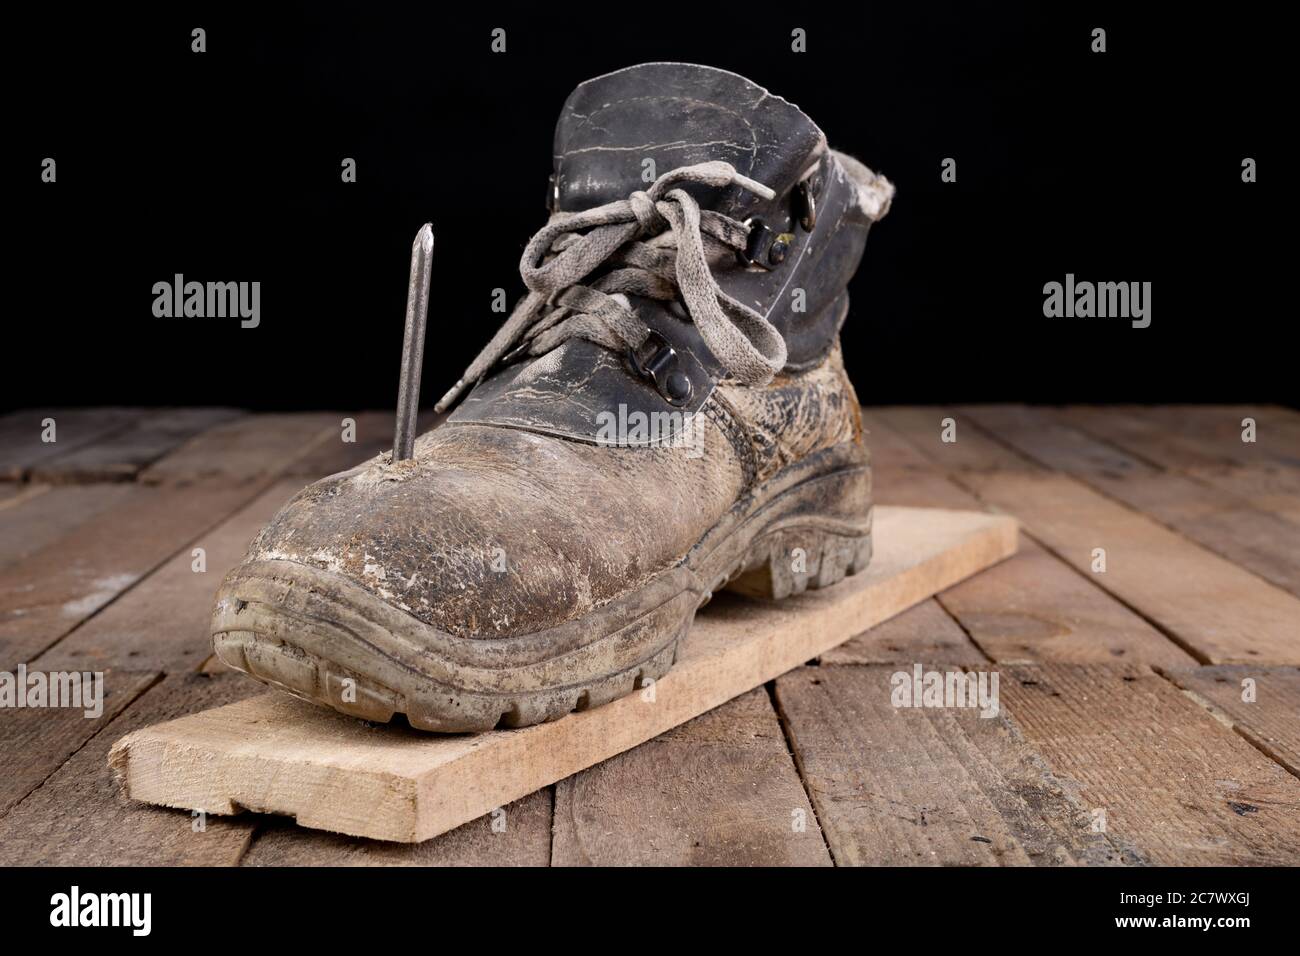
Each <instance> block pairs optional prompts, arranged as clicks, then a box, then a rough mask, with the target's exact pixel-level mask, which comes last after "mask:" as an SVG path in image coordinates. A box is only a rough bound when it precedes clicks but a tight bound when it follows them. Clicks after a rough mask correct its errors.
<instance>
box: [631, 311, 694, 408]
mask: <svg viewBox="0 0 1300 956" xmlns="http://www.w3.org/2000/svg"><path fill="white" fill-rule="evenodd" d="M628 358H629V360H630V361H631V363H632V367H633V368H634V369H636V371H637V374H638V375H640V376H641V377H642V378H644V379H647V380H648V381H649V382H650V383H651V384H652V385H654V387H655V391H657V392H658V393H659V394H660V395H661V396H663V398H664V400H665V401H667V402H668V404H670V405H685V404H686V403H687V402H689V401H690V400H691V394H692V393H693V392H694V391H695V386H693V385H692V384H691V379H690V376H688V375H687V374H686V373H685V372H683V371H682V370H681V368H680V366H679V362H678V361H677V350H676V349H674V348H673V347H672V345H671V344H669V342H668V340H667V339H665V338H664V337H663V336H662V335H661V334H660V333H658V332H656V331H655V330H654V329H651V330H650V333H649V334H648V335H647V336H646V337H645V341H644V342H642V343H641V347H640V348H638V349H628Z"/></svg>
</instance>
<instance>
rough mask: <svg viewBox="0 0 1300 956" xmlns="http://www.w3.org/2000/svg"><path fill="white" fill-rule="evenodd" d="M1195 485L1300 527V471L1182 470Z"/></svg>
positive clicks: (1215, 467)
mask: <svg viewBox="0 0 1300 956" xmlns="http://www.w3.org/2000/svg"><path fill="white" fill-rule="evenodd" d="M1183 473H1184V474H1186V475H1187V476H1188V477H1189V478H1191V479H1192V480H1193V481H1198V482H1200V483H1201V484H1203V485H1209V486H1210V487H1211V488H1215V489H1218V490H1220V491H1223V492H1225V493H1226V494H1229V495H1233V496H1234V497H1237V498H1245V499H1247V500H1249V501H1251V502H1252V503H1253V504H1254V505H1255V507H1256V508H1259V509H1260V510H1261V511H1268V512H1271V513H1273V514H1276V515H1281V516H1282V517H1283V518H1285V519H1287V520H1288V521H1290V522H1291V523H1293V524H1300V468H1288V467H1286V466H1282V465H1213V466H1194V467H1191V468H1185V469H1183Z"/></svg>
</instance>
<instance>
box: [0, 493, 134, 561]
mask: <svg viewBox="0 0 1300 956" xmlns="http://www.w3.org/2000/svg"><path fill="white" fill-rule="evenodd" d="M15 487H24V488H26V489H28V494H26V495H25V496H23V498H22V499H21V500H18V501H14V502H13V503H11V504H10V505H9V506H8V507H5V508H0V568H5V567H8V566H10V565H13V564H17V563H18V562H19V561H22V560H24V559H25V558H28V557H30V556H31V555H33V554H36V553H37V552H39V551H40V550H41V549H42V548H46V547H48V546H49V545H51V544H53V543H54V542H55V541H58V540H59V539H60V538H62V537H63V536H64V535H66V534H67V533H68V532H70V531H72V530H73V529H74V528H76V527H77V526H78V525H81V524H84V523H85V522H86V521H89V520H90V519H91V518H94V517H95V516H96V515H99V514H102V513H103V512H105V511H107V510H109V509H110V508H114V507H117V506H118V505H120V504H122V503H123V502H124V501H126V499H128V498H130V497H132V496H133V495H137V494H138V490H137V489H134V488H131V487H130V486H128V485H87V486H72V487H67V488H54V487H52V486H50V485H26V486H15Z"/></svg>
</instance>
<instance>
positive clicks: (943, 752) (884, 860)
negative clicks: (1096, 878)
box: [776, 666, 1140, 866]
mask: <svg viewBox="0 0 1300 956" xmlns="http://www.w3.org/2000/svg"><path fill="white" fill-rule="evenodd" d="M927 669H928V668H927ZM910 671H911V668H908V669H906V670H905V671H903V673H904V674H908V673H910ZM898 672H899V671H898V669H897V668H896V667H894V666H868V667H805V668H801V669H799V670H797V671H793V672H791V673H789V674H786V675H785V676H784V677H781V678H779V679H778V680H777V682H776V696H777V704H778V706H779V707H780V710H781V715H782V719H783V720H784V721H785V723H786V726H787V728H788V729H789V734H790V740H791V743H792V745H793V747H794V752H795V757H796V759H797V760H798V762H799V769H800V771H801V772H802V774H803V777H804V780H805V781H806V783H807V785H808V789H809V792H810V793H811V794H812V797H813V802H814V804H815V806H816V808H817V817H818V819H819V820H820V821H821V825H822V829H823V831H824V832H825V834H826V839H827V842H828V843H829V844H830V848H831V852H832V853H833V854H834V856H835V862H836V863H838V864H840V865H853V866H861V865H878V866H899V865H927V866H987V865H1010V864H1020V865H1026V864H1036V865H1057V864H1076V863H1092V864H1116V863H1129V862H1140V860H1139V859H1138V858H1136V857H1134V856H1133V855H1132V854H1131V853H1126V852H1124V851H1122V850H1121V849H1119V848H1118V847H1117V846H1116V845H1114V844H1113V843H1112V842H1111V841H1110V840H1109V839H1107V838H1106V836H1105V835H1103V834H1100V833H1094V832H1092V829H1091V818H1090V816H1089V815H1088V813H1087V811H1086V807H1084V806H1083V805H1082V804H1081V803H1079V801H1078V800H1077V799H1076V798H1075V797H1074V796H1073V794H1072V793H1071V791H1070V788H1069V787H1068V786H1066V785H1065V784H1063V783H1062V782H1061V781H1059V780H1057V779H1056V778H1055V777H1054V776H1053V775H1052V773H1051V771H1050V769H1049V768H1048V767H1047V766H1046V764H1045V763H1044V762H1043V761H1042V760H1041V759H1040V758H1039V757H1038V755H1037V754H1036V753H1035V752H1034V750H1033V749H1032V748H1031V747H1030V746H1029V745H1028V744H1027V743H1026V742H1025V741H1024V739H1023V738H1022V737H1021V735H1020V732H1019V730H1018V729H1017V728H1016V727H1015V725H1014V724H1013V723H1012V722H1011V721H1010V720H1008V718H1007V716H1006V715H1005V714H1003V713H999V714H998V715H997V716H995V717H987V718H986V717H981V716H980V715H979V713H978V711H976V710H973V709H969V708H956V707H951V708H911V707H906V708H904V707H895V706H894V705H893V702H892V696H893V683H892V680H891V678H892V675H893V674H895V673H898Z"/></svg>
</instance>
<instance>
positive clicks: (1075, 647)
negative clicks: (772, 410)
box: [864, 409, 1195, 667]
mask: <svg viewBox="0 0 1300 956" xmlns="http://www.w3.org/2000/svg"><path fill="white" fill-rule="evenodd" d="M948 416H952V417H954V418H955V419H956V420H957V425H958V432H957V434H958V440H959V441H964V442H966V445H964V446H963V447H964V448H966V449H967V452H966V458H965V462H966V463H967V465H968V466H970V467H973V468H974V469H976V470H984V471H987V470H989V469H995V468H998V467H1006V466H1007V465H1010V466H1011V467H1012V468H1013V469H1016V468H1019V467H1027V468H1033V467H1035V466H1034V465H1033V464H1032V463H1031V462H1028V461H1027V460H1024V459H1021V458H1020V457H1018V456H1013V455H1012V454H1011V453H1010V452H1008V451H1007V450H1006V449H1005V448H1003V447H1002V446H1000V445H998V444H996V443H995V442H993V441H992V440H991V439H990V438H988V437H987V435H985V434H983V433H982V432H981V431H980V430H979V429H978V428H974V427H972V426H973V423H972V422H971V421H970V420H969V419H968V418H967V417H965V416H963V415H962V414H961V413H959V412H955V411H952V410H945V409H938V410H935V411H930V410H923V411H917V410H915V409H911V410H907V409H901V410H900V409H892V410H889V411H887V412H886V413H885V414H884V415H882V416H876V415H874V414H868V415H866V416H864V417H866V418H867V419H868V420H869V421H871V422H872V441H873V443H875V444H883V445H884V447H885V448H886V449H887V454H886V458H887V460H888V461H891V462H894V463H896V464H899V463H901V464H903V465H904V466H905V468H906V471H905V473H904V474H903V475H902V476H901V478H899V479H897V480H894V481H891V480H890V478H889V477H888V476H882V477H880V478H879V479H878V480H877V482H876V485H875V492H876V497H877V499H878V500H880V501H882V502H887V503H890V504H903V505H917V506H941V507H957V508H961V507H965V508H981V507H987V505H985V504H984V502H982V501H980V499H979V498H977V497H976V496H975V495H974V494H972V493H971V492H970V491H968V490H966V489H964V488H961V487H959V486H958V485H957V484H955V483H953V482H952V481H951V480H949V479H947V478H945V477H941V476H940V475H939V465H938V464H937V463H936V462H935V460H934V458H932V457H930V456H929V455H926V454H923V453H922V452H921V450H920V448H919V447H918V445H919V446H921V447H925V448H928V449H929V450H930V455H934V456H941V455H943V454H944V449H943V445H942V443H941V442H940V441H939V431H938V427H937V424H936V423H937V422H939V421H940V420H941V419H942V418H944V417H948ZM885 418H893V419H895V420H896V423H897V424H898V425H899V426H901V427H903V428H905V429H907V430H908V431H909V433H910V435H911V437H912V439H913V440H915V441H916V442H917V444H916V445H914V444H912V442H911V441H909V440H908V439H906V438H904V437H903V436H902V435H901V434H900V433H898V432H897V431H896V430H895V426H893V425H889V424H887V423H886V421H885ZM926 469H929V474H927V472H926ZM1040 470H1041V469H1040ZM896 474H897V473H896ZM938 600H939V602H940V604H941V605H942V606H943V607H944V609H945V610H946V611H947V612H948V613H949V614H950V615H951V616H953V617H955V618H956V619H957V620H958V621H959V622H960V623H961V626H962V627H963V628H964V629H965V630H966V632H967V633H968V634H969V635H970V637H971V638H972V639H973V640H974V642H975V644H977V645H978V646H979V648H980V650H982V651H983V652H984V654H985V655H987V656H988V657H989V658H991V659H992V660H995V661H999V662H1002V663H1014V662H1024V661H1046V660H1060V661H1074V662H1079V663H1084V662H1095V663H1100V662H1106V661H1137V662H1141V663H1148V664H1159V665H1162V666H1170V667H1182V666H1187V665H1189V664H1191V663H1193V662H1194V661H1195V658H1193V657H1192V656H1191V655H1190V654H1188V653H1187V652H1186V651H1184V650H1183V649H1182V648H1180V647H1179V646H1178V645H1177V644H1175V643H1174V642H1173V641H1171V640H1169V639H1168V638H1167V637H1166V636H1165V635H1164V634H1162V633H1161V632H1160V631H1158V630H1157V629H1156V628H1155V627H1153V626H1151V625H1150V624H1149V623H1148V622H1147V621H1146V620H1144V619H1143V618H1142V617H1141V616H1139V615H1138V614H1135V613H1134V612H1133V611H1131V610H1130V609H1129V608H1128V607H1126V606H1125V605H1123V604H1122V603H1120V602H1119V601H1117V600H1116V599H1115V598H1114V597H1112V596H1111V595H1109V594H1108V593H1107V592H1106V591H1104V590H1103V589H1102V588H1101V587H1099V586H1098V584H1097V582H1096V581H1095V580H1093V579H1092V575H1091V574H1080V573H1079V572H1078V571H1076V570H1075V569H1073V568H1071V567H1069V566H1068V565H1066V564H1065V563H1064V562H1062V561H1061V560H1060V559H1059V558H1057V557H1055V556H1054V555H1052V554H1050V553H1049V552H1047V551H1045V550H1044V549H1043V548H1041V547H1040V546H1039V545H1038V544H1037V543H1036V542H1034V541H1033V540H1032V539H1030V538H1028V537H1027V536H1026V535H1024V534H1023V533H1022V534H1021V540H1020V549H1019V551H1017V553H1016V554H1015V556H1014V557H1012V558H1010V559H1009V560H1007V561H1003V562H1002V563H1001V564H999V565H998V566H997V567H994V568H990V569H989V570H988V571H987V572H985V573H984V574H981V575H978V576H977V577H974V578H971V579H969V580H967V581H964V582H962V583H961V584H959V585H957V586H955V587H953V588H950V589H948V590H947V591H945V592H944V593H943V594H941V595H940V596H939V598H938ZM915 659H917V660H943V659H944V658H942V657H925V656H918V657H917V658H915Z"/></svg>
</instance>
